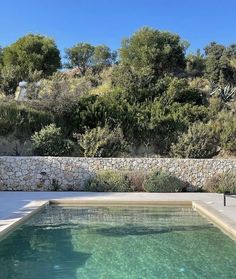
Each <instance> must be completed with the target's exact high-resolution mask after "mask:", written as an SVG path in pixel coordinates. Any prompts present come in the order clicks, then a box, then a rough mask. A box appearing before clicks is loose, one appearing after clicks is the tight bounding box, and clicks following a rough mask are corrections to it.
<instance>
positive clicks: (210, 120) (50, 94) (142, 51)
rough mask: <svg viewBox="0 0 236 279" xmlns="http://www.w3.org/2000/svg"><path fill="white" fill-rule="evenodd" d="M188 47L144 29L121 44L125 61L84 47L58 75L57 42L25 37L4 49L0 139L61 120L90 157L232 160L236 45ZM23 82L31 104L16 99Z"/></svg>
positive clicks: (71, 52) (0, 56) (65, 133)
mask: <svg viewBox="0 0 236 279" xmlns="http://www.w3.org/2000/svg"><path fill="white" fill-rule="evenodd" d="M185 50H186V43H185V42H183V41H181V39H180V37H179V36H178V35H175V34H171V33H168V32H161V31H159V30H156V29H151V28H147V27H145V28H142V29H140V30H139V31H137V32H136V33H134V34H133V35H132V36H131V37H130V38H128V39H125V40H123V42H122V47H121V49H120V52H119V61H116V53H115V52H112V51H111V49H110V48H109V47H107V46H105V45H99V46H93V45H90V44H87V43H78V44H77V45H75V46H74V47H71V48H68V49H67V50H66V57H67V60H68V61H67V62H68V63H67V65H66V66H67V67H68V68H69V69H68V70H67V71H56V70H57V68H58V67H59V66H60V56H59V51H58V49H57V47H56V45H55V42H54V41H53V40H52V39H50V38H47V37H44V36H41V35H32V34H30V35H27V36H24V37H23V38H20V39H19V40H18V41H17V42H16V43H14V44H12V45H10V46H9V47H6V48H4V49H3V50H2V49H1V48H0V135H2V137H8V136H10V137H11V138H14V139H15V140H17V141H20V142H22V140H23V141H27V142H29V140H30V137H31V135H32V134H33V133H34V132H38V131H40V130H41V129H42V127H45V126H46V125H49V124H50V123H55V125H56V126H57V127H61V134H62V137H63V138H68V139H73V134H77V139H78V143H79V144H78V145H77V147H76V149H77V152H78V154H81V151H82V152H83V153H84V155H85V156H119V155H122V154H123V152H125V151H127V153H128V154H129V155H131V156H150V155H151V156H152V155H158V156H173V155H174V156H178V157H184V158H185V157H194V158H205V157H207V158H209V157H212V156H214V155H216V154H217V155H218V156H222V155H223V156H231V155H235V140H234V138H235V130H236V128H235V121H234V119H235V111H236V101H235V92H236V91H235V88H234V87H235V85H236V47H235V45H231V46H223V45H219V44H216V43H211V44H209V45H208V46H207V47H206V49H205V55H202V54H201V53H200V51H197V53H196V54H190V55H186V53H185ZM22 79H26V80H27V81H28V85H27V99H25V100H23V101H19V99H17V98H15V99H17V100H18V101H17V102H14V101H13V100H12V99H13V94H14V93H15V91H16V88H17V85H18V83H19V81H22ZM38 81H40V82H39V83H37V84H36V83H35V82H38ZM39 84H40V86H39ZM216 88H217V89H216ZM18 92H19V89H17V91H16V97H17V93H18ZM199 122H201V124H199ZM101 127H103V128H101ZM117 127H119V128H117ZM127 146H129V149H128V150H126V147H127ZM74 154H75V153H74ZM78 154H77V153H76V155H78Z"/></svg>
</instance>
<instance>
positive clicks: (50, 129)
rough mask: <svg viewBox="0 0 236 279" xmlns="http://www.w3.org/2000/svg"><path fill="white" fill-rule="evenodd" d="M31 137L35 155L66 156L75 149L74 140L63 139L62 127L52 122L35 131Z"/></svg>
mask: <svg viewBox="0 0 236 279" xmlns="http://www.w3.org/2000/svg"><path fill="white" fill-rule="evenodd" d="M31 139H32V143H33V151H34V154H35V155H40V156H63V155H64V156H65V155H69V154H70V153H71V152H72V150H73V145H72V142H71V141H69V140H65V139H63V135H62V132H61V128H57V127H56V125H55V124H50V125H48V126H46V127H44V128H43V129H41V130H40V131H39V132H35V133H34V134H33V136H32V137H31Z"/></svg>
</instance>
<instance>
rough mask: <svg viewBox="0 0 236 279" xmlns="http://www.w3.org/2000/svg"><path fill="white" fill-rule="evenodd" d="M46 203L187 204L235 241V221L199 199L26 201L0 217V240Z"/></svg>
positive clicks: (110, 204)
mask: <svg viewBox="0 0 236 279" xmlns="http://www.w3.org/2000/svg"><path fill="white" fill-rule="evenodd" d="M48 205H56V206H189V207H192V208H194V209H195V210H197V212H198V213H199V214H201V215H203V216H204V217H205V218H207V219H208V220H209V221H211V222H212V223H214V224H215V225H216V226H217V227H218V228H219V229H220V230H221V231H222V232H223V233H225V234H226V235H228V236H229V237H230V238H232V239H233V240H235V241H236V222H235V221H233V220H232V219H230V218H228V217H227V216H226V215H224V214H223V213H221V212H219V211H217V210H216V209H215V208H213V207H212V206H211V205H209V204H207V203H206V202H204V201H201V200H190V199H189V200H186V199H185V200H164V199H163V200H153V199H150V200H148V199H145V200H123V199H121V200H119V199H116V200H112V199H110V200H109V199H107V200H100V199H98V200H96V199H83V200H80V199H76V198H63V199H48V200H34V201H31V202H30V203H28V204H27V205H26V206H24V207H23V208H21V209H19V211H18V212H16V213H15V214H13V215H12V216H9V217H8V219H3V220H1V219H0V240H1V239H2V238H5V237H6V236H7V235H8V234H9V233H10V232H11V231H13V230H14V229H15V228H16V227H18V226H20V225H21V224H23V223H24V222H25V221H27V220H28V219H29V218H31V217H32V216H33V215H35V214H37V213H38V212H40V211H41V210H43V209H44V208H45V207H46V206H48Z"/></svg>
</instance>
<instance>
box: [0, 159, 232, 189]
mask: <svg viewBox="0 0 236 279" xmlns="http://www.w3.org/2000/svg"><path fill="white" fill-rule="evenodd" d="M152 169H159V170H163V171H166V172H169V173H171V174H174V175H175V176H177V177H179V178H180V179H182V180H184V181H187V182H189V183H190V184H191V185H192V186H193V187H201V186H202V185H204V183H205V182H206V180H207V179H208V178H209V177H211V176H214V175H215V174H217V173H222V172H230V171H236V159H174V158H78V157H75V158H74V157H73V158H71V157H70V158H67V157H0V190H17V191H18V190H19V191H46V190H49V191H50V190H82V189H83V185H84V182H85V180H86V179H88V178H89V177H90V176H91V175H93V174H94V173H95V172H97V171H99V170H135V171H139V170H147V171H149V170H152Z"/></svg>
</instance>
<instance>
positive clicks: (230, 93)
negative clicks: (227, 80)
mask: <svg viewBox="0 0 236 279" xmlns="http://www.w3.org/2000/svg"><path fill="white" fill-rule="evenodd" d="M235 93H236V87H233V86H231V85H227V86H225V87H223V88H222V87H218V88H217V89H216V90H214V91H213V92H212V93H211V94H210V95H211V96H212V95H214V94H218V95H219V96H220V98H221V99H222V100H223V101H224V102H229V101H231V100H232V99H233V98H234V95H235Z"/></svg>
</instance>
